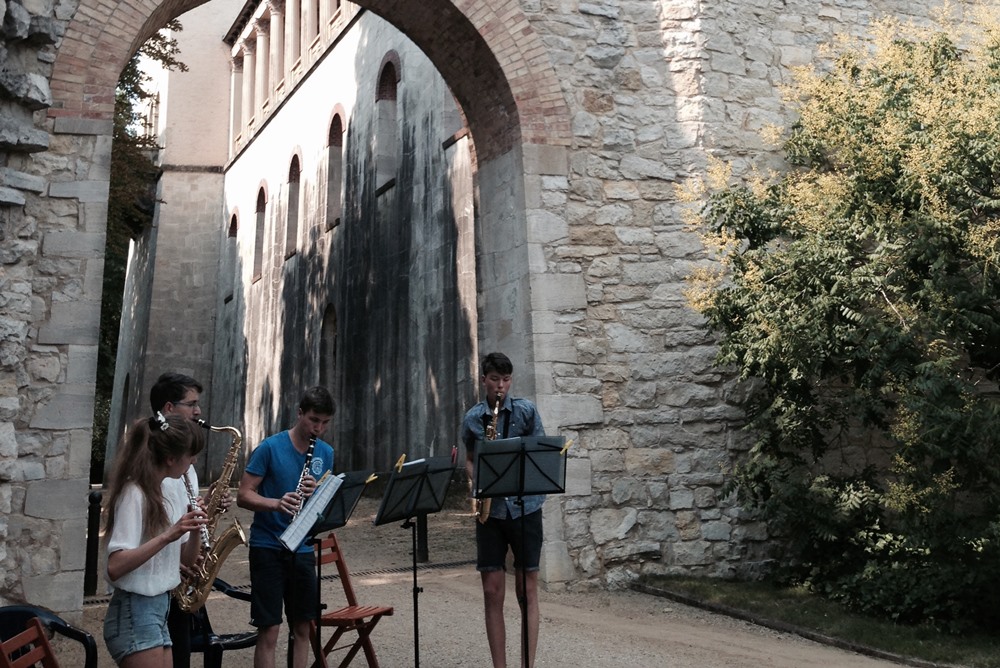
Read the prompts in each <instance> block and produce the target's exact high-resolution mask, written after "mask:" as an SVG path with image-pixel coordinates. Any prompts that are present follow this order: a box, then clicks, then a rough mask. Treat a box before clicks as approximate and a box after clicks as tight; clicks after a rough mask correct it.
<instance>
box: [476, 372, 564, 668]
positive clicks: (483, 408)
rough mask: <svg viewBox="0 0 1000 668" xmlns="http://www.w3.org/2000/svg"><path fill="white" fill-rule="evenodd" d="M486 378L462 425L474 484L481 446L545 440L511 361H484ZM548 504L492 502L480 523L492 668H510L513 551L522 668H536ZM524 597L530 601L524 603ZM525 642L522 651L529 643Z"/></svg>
mask: <svg viewBox="0 0 1000 668" xmlns="http://www.w3.org/2000/svg"><path fill="white" fill-rule="evenodd" d="M482 372H483V375H482V378H481V381H482V383H483V388H484V390H485V391H486V396H485V397H484V399H483V401H480V402H479V403H478V404H476V405H475V406H473V407H472V408H471V409H469V411H468V412H467V413H466V414H465V419H464V420H463V421H462V442H463V443H464V444H465V471H466V473H467V474H468V476H469V480H472V474H473V471H472V465H473V459H474V455H475V448H476V443H477V442H479V441H483V440H492V439H493V438H516V437H519V436H544V435H545V429H544V428H543V427H542V418H541V416H540V415H539V414H538V409H536V408H535V405H534V404H533V403H532V402H530V401H528V400H527V399H520V398H517V399H515V398H514V397H511V396H510V387H511V379H512V377H513V373H514V365H513V364H512V363H511V361H510V359H509V358H508V357H507V356H506V355H504V354H503V353H490V354H489V355H487V356H486V357H484V358H483V362H482ZM498 399H499V401H498ZM498 404H499V407H498ZM544 501H545V497H544V496H542V495H535V496H526V497H524V507H523V508H521V507H520V506H519V505H518V504H517V499H516V498H513V497H506V498H496V499H492V503H491V504H490V510H489V514H488V517H486V518H483V520H482V521H477V522H476V569H477V570H478V571H479V572H480V576H481V578H482V583H483V601H484V604H485V606H484V607H485V612H486V639H487V641H488V642H489V645H490V656H491V658H492V660H493V668H507V631H506V627H505V625H504V614H503V605H504V594H505V592H506V589H507V583H506V572H505V570H506V562H507V552H508V549H510V550H511V551H513V553H514V576H515V577H514V580H515V592H516V596H517V599H518V604H519V605H520V606H521V609H522V610H521V611H522V614H526V615H527V621H528V624H527V626H528V639H527V640H528V642H527V647H528V656H527V657H522V658H521V665H522V666H527V667H529V668H530V666H533V665H534V663H535V648H536V647H537V645H538V565H539V561H540V559H541V553H542V503H544ZM522 524H523V531H522ZM522 535H523V536H524V540H523V543H524V545H523V546H522V544H521V543H522ZM522 548H523V549H522ZM522 554H523V559H524V561H523V563H522V561H521V559H522ZM522 578H523V580H524V582H523V584H522ZM522 591H523V592H524V593H525V599H526V600H522V598H521V592H522ZM525 610H526V612H525ZM521 641H522V643H521V647H522V648H523V647H524V646H525V645H524V638H522V639H521Z"/></svg>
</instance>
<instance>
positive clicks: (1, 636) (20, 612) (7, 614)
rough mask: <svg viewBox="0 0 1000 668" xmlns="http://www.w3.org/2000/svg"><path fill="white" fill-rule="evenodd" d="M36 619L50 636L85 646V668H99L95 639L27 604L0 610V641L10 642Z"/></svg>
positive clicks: (48, 611) (57, 616) (50, 613)
mask: <svg viewBox="0 0 1000 668" xmlns="http://www.w3.org/2000/svg"><path fill="white" fill-rule="evenodd" d="M36 617H37V618H38V620H39V621H40V622H41V623H42V626H44V627H45V628H46V629H47V630H48V632H49V633H50V634H53V635H56V634H57V635H61V636H64V637H66V638H69V639H71V640H75V641H76V642H78V643H80V644H81V645H82V646H83V652H84V657H85V659H84V668H97V643H96V642H95V641H94V637H93V636H92V635H90V634H89V633H87V632H86V631H84V630H83V629H80V628H77V627H75V626H73V625H72V624H70V623H69V622H67V621H66V620H64V619H63V618H62V617H60V616H59V615H57V614H56V613H54V612H52V611H51V610H48V609H47V608H40V607H38V606H35V605H27V604H22V605H8V606H4V607H2V608H0V641H5V640H10V639H11V638H13V637H14V636H16V635H17V634H19V633H21V632H22V631H24V630H25V629H26V628H28V625H29V624H30V623H31V620H32V619H34V618H36Z"/></svg>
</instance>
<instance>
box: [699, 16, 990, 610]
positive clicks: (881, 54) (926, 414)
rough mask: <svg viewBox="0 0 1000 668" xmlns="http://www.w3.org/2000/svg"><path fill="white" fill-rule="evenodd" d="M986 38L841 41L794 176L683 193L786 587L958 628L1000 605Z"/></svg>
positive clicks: (704, 185) (790, 157) (722, 172)
mask: <svg viewBox="0 0 1000 668" xmlns="http://www.w3.org/2000/svg"><path fill="white" fill-rule="evenodd" d="M974 28H975V29H974V30H973V31H970V35H969V36H963V35H959V34H958V31H957V29H948V30H926V29H917V28H914V27H912V26H902V25H899V24H897V23H894V22H889V21H886V22H882V23H879V24H878V25H876V26H875V27H874V29H873V31H872V34H871V36H870V37H869V38H867V39H864V40H856V41H848V40H843V41H841V42H840V43H839V44H838V45H837V46H836V47H835V48H833V49H831V51H830V54H829V58H828V59H827V60H826V61H825V63H824V67H823V68H822V69H814V68H807V69H802V70H801V71H798V72H797V73H796V78H795V84H794V85H793V86H792V87H790V89H789V91H788V96H787V97H788V100H789V102H790V104H791V105H792V106H793V108H794V110H795V111H796V112H797V117H798V120H797V121H796V122H795V123H794V124H793V125H792V126H791V127H790V128H789V129H788V131H787V132H784V133H782V132H780V131H779V132H778V133H776V134H773V135H772V137H778V138H780V139H781V140H782V141H783V147H784V151H785V155H786V157H787V161H788V169H787V171H785V172H784V173H782V174H781V175H775V176H769V177H767V178H763V177H753V178H749V179H745V180H742V181H736V180H734V179H733V178H732V175H731V174H730V173H729V172H728V171H727V167H726V166H725V165H721V164H716V165H713V166H712V169H711V170H710V172H709V177H708V178H707V179H706V180H704V181H703V182H701V183H698V184H692V185H693V187H692V188H689V189H688V191H687V194H688V196H689V197H690V198H691V200H692V201H697V202H700V203H701V207H700V208H697V209H696V210H694V213H695V219H696V222H697V223H698V224H700V225H701V226H702V229H703V230H704V231H705V239H706V243H707V246H708V247H709V248H711V249H713V250H714V251H715V252H717V253H718V257H719V259H720V260H721V262H720V263H718V264H717V265H713V267H712V268H703V269H701V270H699V271H697V272H695V274H694V275H693V276H692V277H691V284H690V290H689V299H690V300H691V302H692V304H693V305H694V306H695V307H696V308H698V309H699V310H700V311H701V312H702V313H703V314H704V316H705V317H706V319H707V322H708V325H709V327H710V328H711V329H712V330H713V331H715V332H716V333H717V334H718V335H719V338H720V344H719V356H718V363H719V364H720V365H725V366H728V367H730V368H733V369H735V370H736V373H737V374H738V376H739V378H740V379H742V380H743V381H745V382H746V384H747V387H748V388H749V392H748V399H747V400H746V403H745V406H744V408H745V412H746V416H747V429H748V430H749V433H750V434H751V440H752V446H751V448H750V449H749V451H748V452H747V453H746V456H745V457H744V458H742V459H741V460H740V462H739V463H738V464H737V466H736V468H735V470H734V471H733V476H732V484H731V488H732V489H733V490H734V491H735V492H736V495H737V497H736V498H737V499H738V500H739V501H740V502H741V503H742V504H744V505H745V506H747V507H750V508H754V509H756V510H757V511H759V512H760V513H761V514H762V516H764V517H765V518H767V519H768V520H769V521H770V524H771V526H772V527H774V528H775V529H776V530H778V532H779V533H780V535H781V536H782V540H783V541H784V542H783V544H782V545H781V547H782V550H780V553H781V557H780V559H779V568H778V569H777V571H776V574H777V575H778V576H779V577H780V578H783V579H786V580H791V581H793V582H799V583H805V584H807V585H809V586H811V587H812V588H813V589H814V590H816V591H818V592H821V593H823V594H825V595H828V596H830V597H833V598H836V599H839V600H842V601H844V602H846V603H848V604H850V605H851V606H853V607H856V608H859V609H862V610H867V611H870V612H874V613H877V614H880V615H888V616H890V617H892V618H895V619H898V620H900V621H905V622H923V621H930V622H932V623H935V624H937V625H939V626H941V627H945V628H951V629H959V628H961V627H962V626H963V625H964V624H966V623H972V622H983V623H993V624H995V623H996V621H997V617H998V614H997V610H1000V589H998V585H997V584H996V581H997V578H996V576H995V569H996V568H997V565H998V564H1000V545H998V541H1000V438H998V434H1000V406H998V392H997V378H998V372H1000V302H998V297H1000V272H998V260H1000V255H998V234H997V233H998V230H1000V182H998V178H1000V30H998V27H997V25H995V24H994V23H992V22H989V21H988V20H986V19H985V18H981V19H980V20H978V21H976V24H975V26H974ZM957 44H968V46H967V47H965V48H961V49H960V48H959V47H958V46H957Z"/></svg>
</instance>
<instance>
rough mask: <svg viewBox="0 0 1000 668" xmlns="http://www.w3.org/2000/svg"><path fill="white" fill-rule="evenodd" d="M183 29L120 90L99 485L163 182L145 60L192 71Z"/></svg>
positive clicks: (98, 419)
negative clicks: (127, 300) (123, 343)
mask: <svg viewBox="0 0 1000 668" xmlns="http://www.w3.org/2000/svg"><path fill="white" fill-rule="evenodd" d="M181 29H182V27H181V24H180V22H179V21H177V20H173V21H170V22H169V23H168V24H167V25H166V26H165V27H164V31H160V32H158V33H157V34H156V35H154V36H153V37H152V38H150V39H149V40H148V41H147V42H146V43H145V44H143V45H142V47H140V48H139V51H138V52H137V53H136V54H135V55H133V56H132V58H130V59H129V61H128V63H127V64H126V65H125V68H124V69H123V70H122V73H121V76H120V77H119V79H118V87H117V88H116V90H115V117H114V126H113V131H112V132H113V134H112V144H111V178H110V186H109V192H108V227H107V239H106V242H105V257H104V283H103V287H102V293H101V330H100V340H99V343H98V349H97V356H98V362H97V389H96V396H95V410H94V435H93V441H92V444H91V474H90V477H91V482H94V483H96V482H100V480H101V475H102V472H103V468H104V450H105V443H106V441H107V429H108V419H109V411H110V408H111V395H112V391H113V388H114V380H115V357H116V355H117V351H118V329H119V325H120V323H121V310H122V294H123V291H124V288H125V271H126V269H127V265H128V249H129V243H130V241H131V240H132V239H135V238H137V237H139V236H140V235H141V234H142V233H143V230H145V229H146V228H147V227H148V226H149V225H150V224H151V223H152V220H153V207H154V204H155V189H156V180H157V179H158V178H159V168H158V167H157V166H156V164H155V163H154V162H153V155H155V151H156V149H157V148H158V147H157V144H156V140H155V138H153V137H150V136H148V135H146V134H145V133H143V132H140V131H139V130H138V129H137V128H138V127H139V126H140V122H141V116H140V111H141V108H142V104H143V103H144V102H145V101H146V100H149V99H150V97H151V96H152V93H150V92H149V91H148V90H146V88H145V86H146V85H147V84H148V82H149V76H148V75H146V74H144V73H143V71H142V68H141V59H142V58H146V59H149V60H152V61H154V62H157V63H159V64H161V65H162V66H163V67H165V68H167V69H178V70H180V71H182V72H183V71H187V66H186V65H185V64H184V63H182V62H180V61H179V60H177V56H178V53H179V51H178V48H177V41H176V40H175V39H173V38H172V37H171V36H170V33H168V32H165V31H172V32H179V31H180V30H181Z"/></svg>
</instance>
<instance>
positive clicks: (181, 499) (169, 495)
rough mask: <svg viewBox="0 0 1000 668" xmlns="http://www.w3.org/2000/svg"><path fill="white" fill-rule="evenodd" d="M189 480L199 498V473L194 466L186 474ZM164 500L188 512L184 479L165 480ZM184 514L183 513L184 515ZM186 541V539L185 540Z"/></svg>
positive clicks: (162, 487) (163, 484)
mask: <svg viewBox="0 0 1000 668" xmlns="http://www.w3.org/2000/svg"><path fill="white" fill-rule="evenodd" d="M185 475H186V476H187V479H188V480H190V481H191V491H192V492H194V495H195V496H198V472H197V471H195V470H194V465H193V464H192V465H191V467H190V468H189V469H188V470H187V473H185ZM160 490H161V491H162V492H163V498H164V499H166V500H168V501H170V502H171V503H174V504H176V505H177V506H179V507H181V508H183V509H184V512H185V513H186V512H187V507H188V506H189V505H190V504H189V503H188V495H187V487H186V486H185V485H184V478H164V479H163V483H161V484H160ZM182 514H183V513H182ZM185 540H186V538H185Z"/></svg>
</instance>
